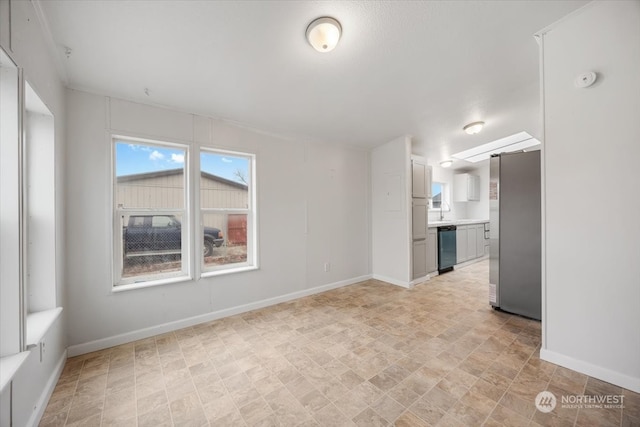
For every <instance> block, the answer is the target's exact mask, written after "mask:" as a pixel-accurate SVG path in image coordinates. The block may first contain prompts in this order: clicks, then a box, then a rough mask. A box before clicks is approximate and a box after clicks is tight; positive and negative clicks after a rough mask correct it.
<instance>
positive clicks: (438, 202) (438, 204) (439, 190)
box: [429, 181, 450, 211]
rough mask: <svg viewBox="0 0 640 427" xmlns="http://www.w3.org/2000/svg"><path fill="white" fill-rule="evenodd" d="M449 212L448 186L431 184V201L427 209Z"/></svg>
mask: <svg viewBox="0 0 640 427" xmlns="http://www.w3.org/2000/svg"><path fill="white" fill-rule="evenodd" d="M440 208H442V209H443V210H446V211H448V210H450V205H449V193H448V186H447V184H446V183H443V182H435V181H434V182H432V183H431V200H430V201H429V209H436V210H440Z"/></svg>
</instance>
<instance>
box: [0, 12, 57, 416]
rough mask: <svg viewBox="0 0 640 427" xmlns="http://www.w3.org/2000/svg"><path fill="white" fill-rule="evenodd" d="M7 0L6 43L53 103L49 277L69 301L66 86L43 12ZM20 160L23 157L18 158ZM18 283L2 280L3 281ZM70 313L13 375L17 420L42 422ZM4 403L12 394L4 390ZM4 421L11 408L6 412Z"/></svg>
mask: <svg viewBox="0 0 640 427" xmlns="http://www.w3.org/2000/svg"><path fill="white" fill-rule="evenodd" d="M8 6H9V5H8V3H7V2H5V1H3V2H2V4H1V5H0V12H1V13H0V28H1V31H0V43H1V44H2V47H3V49H4V50H5V51H7V52H8V54H9V55H10V56H11V57H12V59H13V60H14V61H15V62H16V64H17V65H18V66H19V67H21V68H22V69H23V70H24V77H25V80H27V81H28V82H29V84H30V85H31V87H32V88H33V89H34V90H35V91H36V93H37V94H38V95H39V96H40V98H41V99H42V101H44V103H45V104H46V106H47V108H48V109H49V110H50V111H51V112H52V113H53V116H54V127H55V142H54V144H55V147H54V150H53V151H52V155H53V158H51V159H50V160H51V161H52V162H54V163H55V179H54V181H55V183H54V186H53V187H54V188H55V194H54V196H53V200H54V201H55V222H54V223H53V224H50V226H52V227H54V228H55V242H51V241H50V242H49V243H51V244H52V245H54V246H55V251H52V252H53V253H50V254H49V256H50V257H51V258H52V259H54V260H55V261H54V263H55V267H54V270H55V277H49V278H48V280H49V283H50V284H51V285H52V286H54V285H55V305H57V306H66V304H65V294H66V289H65V283H66V274H65V273H66V272H65V269H64V258H63V256H62V254H63V253H64V250H65V239H64V234H65V233H64V231H65V230H64V216H65V206H64V195H65V189H64V178H65V176H64V171H65V165H66V160H65V91H64V87H63V85H62V83H61V80H60V77H59V76H58V75H57V73H56V65H55V62H54V60H53V58H52V57H51V56H50V53H49V51H48V49H47V41H46V39H45V37H44V35H43V32H42V30H41V28H40V24H39V20H38V16H37V14H36V11H35V9H34V4H33V3H31V2H23V1H12V2H11V7H10V8H9V7H8ZM15 160H16V161H17V159H15ZM10 285H12V284H8V283H4V282H3V283H2V286H3V287H4V286H10ZM64 325H65V318H64V315H63V316H62V317H61V318H58V319H57V320H56V322H55V323H54V325H52V327H51V329H50V330H49V332H48V333H47V334H46V335H45V340H46V341H47V352H46V353H45V357H44V359H43V360H42V361H40V357H39V350H38V348H37V347H36V348H35V349H34V350H32V351H31V354H30V355H29V357H28V358H27V360H26V362H25V363H24V364H23V365H22V367H21V369H20V370H19V371H18V372H17V374H16V376H15V377H14V381H13V393H14V406H13V414H12V415H13V425H19V426H28V425H34V424H37V422H38V420H39V418H40V416H41V414H42V411H44V406H45V405H46V401H47V399H48V396H49V393H51V392H52V391H53V386H55V381H56V380H57V377H58V375H59V373H60V369H61V367H62V363H63V362H64V358H65V357H66V351H65V348H66V339H65V335H64ZM1 398H2V402H3V405H2V407H3V408H6V406H5V402H6V400H5V399H7V398H8V396H7V393H3V394H2V397H1ZM2 420H3V422H4V421H5V420H6V419H5V414H2Z"/></svg>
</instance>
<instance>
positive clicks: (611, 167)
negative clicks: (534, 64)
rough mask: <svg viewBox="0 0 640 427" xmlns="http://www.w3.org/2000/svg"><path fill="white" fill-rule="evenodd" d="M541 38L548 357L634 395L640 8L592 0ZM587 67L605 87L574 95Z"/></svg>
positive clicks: (639, 349)
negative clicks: (581, 75) (579, 79)
mask: <svg viewBox="0 0 640 427" xmlns="http://www.w3.org/2000/svg"><path fill="white" fill-rule="evenodd" d="M543 41H544V45H543V59H544V67H543V84H544V112H545V115H544V121H545V141H544V150H543V156H544V164H543V168H544V172H543V173H544V181H545V184H544V194H545V196H544V197H545V199H546V200H545V204H546V210H545V212H544V216H545V217H546V218H545V220H546V230H545V231H544V233H545V236H544V238H545V240H546V249H545V253H544V259H545V263H546V267H545V268H546V278H545V279H544V281H545V283H544V288H545V294H543V295H545V299H544V307H543V309H544V311H543V313H544V314H543V325H544V344H543V348H542V351H541V355H542V357H543V358H545V359H547V360H550V361H554V362H556V363H559V364H561V365H564V366H568V367H570V368H572V369H575V370H578V371H581V372H584V373H587V374H589V375H591V376H594V377H597V378H601V379H603V380H605V381H608V382H611V383H614V384H618V385H620V386H623V387H626V388H630V389H632V390H635V391H637V392H638V391H640V332H639V331H638V325H640V310H638V303H639V302H640V264H639V263H638V260H639V259H640V221H638V215H637V212H638V208H639V207H640V204H639V202H638V199H637V197H636V196H637V194H638V183H639V182H640V170H639V169H638V167H637V162H638V159H639V158H640V144H638V141H640V125H639V124H638V112H639V111H640V80H639V79H638V76H639V75H640V3H639V2H624V1H622V2H616V1H611V2H596V3H593V4H590V5H589V6H587V7H586V8H584V9H583V10H582V11H580V12H579V13H577V14H574V15H572V16H570V17H568V18H567V19H565V20H564V21H561V22H560V23H559V24H558V25H557V26H555V27H553V28H552V29H550V30H548V31H547V32H546V33H545V34H544V40H543ZM587 70H593V71H595V72H597V73H598V75H599V78H598V81H597V82H596V84H595V85H593V86H592V87H590V88H587V89H578V88H576V87H575V86H574V84H573V82H574V79H575V78H576V76H577V75H578V74H579V73H582V72H584V71H587ZM603 206H604V207H605V209H607V208H606V206H609V207H610V210H608V213H603ZM604 218H606V220H605V221H603V219H604Z"/></svg>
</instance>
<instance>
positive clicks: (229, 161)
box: [222, 157, 233, 163]
mask: <svg viewBox="0 0 640 427" xmlns="http://www.w3.org/2000/svg"><path fill="white" fill-rule="evenodd" d="M222 161H223V162H225V163H233V160H231V159H227V158H226V157H223V158H222Z"/></svg>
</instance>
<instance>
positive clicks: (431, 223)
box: [427, 219, 489, 228]
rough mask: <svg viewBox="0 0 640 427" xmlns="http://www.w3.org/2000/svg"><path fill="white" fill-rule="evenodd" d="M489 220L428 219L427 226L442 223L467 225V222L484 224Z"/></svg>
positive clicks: (440, 224)
mask: <svg viewBox="0 0 640 427" xmlns="http://www.w3.org/2000/svg"><path fill="white" fill-rule="evenodd" d="M485 222H489V220H488V219H445V220H444V221H429V222H428V223H427V226H428V227H429V228H434V227H440V226H443V225H469V224H484V223H485Z"/></svg>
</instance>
